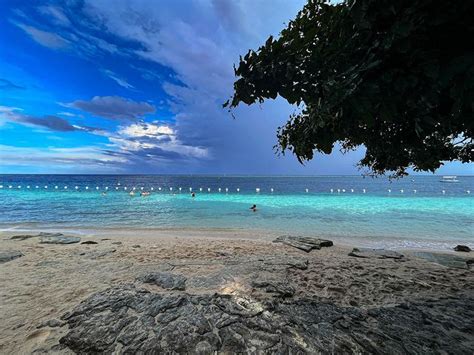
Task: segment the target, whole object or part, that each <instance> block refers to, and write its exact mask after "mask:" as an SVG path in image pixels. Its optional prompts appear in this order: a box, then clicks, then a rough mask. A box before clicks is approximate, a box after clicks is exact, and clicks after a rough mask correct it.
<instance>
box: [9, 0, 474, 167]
mask: <svg viewBox="0 0 474 355" xmlns="http://www.w3.org/2000/svg"><path fill="white" fill-rule="evenodd" d="M303 4H304V1H301V0H292V1H288V0H271V1H270V0H156V1H154V0H127V1H125V0H113V1H112V0H63V1H61V0H57V1H35V0H21V1H20V0H2V1H0V29H1V30H0V173H67V174H71V173H76V174H79V173H81V174H82V173H89V174H95V173H100V174H145V173H148V174H258V175H262V174H278V175H282V174H284V175H287V174H288V175H292V174H294V175H317V174H324V175H326V174H337V175H341V174H360V173H361V171H359V170H358V169H357V167H356V166H355V165H356V163H357V161H358V160H360V159H361V158H362V156H363V152H364V149H363V147H362V148H360V149H358V150H356V151H354V152H351V153H349V154H345V155H343V154H341V153H340V152H338V151H337V150H336V151H335V152H334V153H333V154H331V155H329V156H322V155H317V156H316V158H315V159H314V160H313V161H311V162H309V163H307V164H305V165H301V164H299V163H298V162H297V160H296V158H295V157H294V156H292V155H291V153H287V154H286V155H285V156H279V155H277V154H276V153H275V150H274V146H275V144H276V143H277V140H276V130H277V127H279V126H281V125H282V124H284V122H285V121H286V120H287V119H288V116H289V115H290V114H291V113H292V112H293V111H294V110H295V108H294V107H292V106H290V105H289V104H287V103H286V101H284V100H283V99H277V100H274V101H268V102H265V103H264V104H262V105H254V106H245V105H243V106H242V105H241V106H240V107H238V108H237V109H235V110H234V112H233V114H234V116H235V118H234V117H233V116H232V115H230V114H229V113H228V112H227V110H226V109H223V108H222V103H224V102H225V101H226V100H227V99H228V98H229V97H230V96H231V95H232V86H233V82H234V81H235V77H234V72H233V65H234V64H235V65H237V63H238V61H239V56H240V55H244V54H245V53H246V52H247V51H248V50H249V49H256V48H258V47H259V46H260V45H261V44H263V43H264V41H265V40H266V39H267V38H268V36H270V35H274V36H275V35H278V33H279V32H280V31H281V30H282V29H283V28H284V27H285V24H286V23H288V21H289V20H291V19H292V18H294V17H295V15H296V13H297V12H298V10H300V9H301V8H302V7H303ZM437 173H439V174H459V175H460V174H473V173H474V171H473V166H472V164H471V165H462V164H460V163H449V164H446V165H445V166H444V167H443V168H441V169H440V170H439V171H438V172H437Z"/></svg>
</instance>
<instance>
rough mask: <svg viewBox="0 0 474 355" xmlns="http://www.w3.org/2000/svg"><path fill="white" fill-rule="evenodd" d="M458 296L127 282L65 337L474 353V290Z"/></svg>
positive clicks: (194, 347) (195, 347)
mask: <svg viewBox="0 0 474 355" xmlns="http://www.w3.org/2000/svg"><path fill="white" fill-rule="evenodd" d="M458 296H459V297H452V298H443V299H437V300H433V299H425V300H419V301H415V302H412V303H407V304H401V305H397V306H393V307H381V308H372V309H369V310H362V309H358V308H352V307H340V306H336V305H333V304H328V303H322V302H318V301H316V300H306V299H302V300H291V301H290V300H288V301H285V300H281V299H274V300H273V301H268V302H265V303H262V302H258V301H254V300H251V299H246V298H240V297H236V296H230V295H217V294H216V295H188V294H182V293H169V294H158V293H153V292H149V291H146V290H143V289H139V288H136V287H135V286H133V285H120V286H117V287H114V288H110V289H107V290H105V291H101V292H98V293H96V294H94V295H92V296H90V297H89V298H88V299H86V300H85V301H83V302H82V303H80V304H79V305H78V306H76V307H75V308H74V309H73V310H72V311H71V312H69V313H67V314H65V315H64V316H63V317H62V320H64V321H65V322H66V323H67V325H68V329H67V330H66V334H65V336H63V337H62V338H61V339H60V343H61V344H62V346H63V347H64V348H68V349H69V350H72V351H74V352H76V353H78V354H93V353H103V354H112V353H114V354H135V353H140V354H160V353H188V354H208V353H213V352H219V353H229V354H230V353H242V354H256V353H262V354H263V353H278V354H306V353H322V354H347V353H371V354H433V353H450V354H469V353H472V349H473V346H474V337H473V335H472V334H474V333H473V331H474V295H472V293H471V294H463V295H458ZM454 309H455V310H456V312H453V311H452V310H454Z"/></svg>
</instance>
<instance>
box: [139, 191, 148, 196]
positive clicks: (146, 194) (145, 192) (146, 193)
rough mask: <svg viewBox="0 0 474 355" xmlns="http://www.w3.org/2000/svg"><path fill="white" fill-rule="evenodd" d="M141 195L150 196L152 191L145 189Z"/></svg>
mask: <svg viewBox="0 0 474 355" xmlns="http://www.w3.org/2000/svg"><path fill="white" fill-rule="evenodd" d="M140 195H141V196H149V195H150V193H149V192H148V191H144V192H142V193H140Z"/></svg>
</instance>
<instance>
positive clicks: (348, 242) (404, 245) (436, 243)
mask: <svg viewBox="0 0 474 355" xmlns="http://www.w3.org/2000/svg"><path fill="white" fill-rule="evenodd" d="M40 232H47V233H58V232H59V233H65V234H70V235H77V236H84V237H91V236H105V237H106V236H110V235H113V236H123V237H130V236H136V234H137V232H138V233H140V235H141V236H145V237H151V238H154V237H184V238H199V237H203V236H206V238H218V239H222V238H234V239H235V238H240V239H250V240H270V241H271V240H273V239H275V238H277V237H279V236H281V235H288V234H293V235H304V236H315V237H318V238H323V239H329V240H332V241H334V242H335V243H337V244H338V245H340V246H345V247H347V248H373V249H387V250H396V251H408V252H410V251H427V252H437V253H451V252H453V253H454V250H453V248H454V247H455V246H456V245H459V244H469V243H472V241H470V240H461V239H460V240H457V241H453V240H436V239H424V238H419V239H416V238H412V239H408V238H402V237H377V236H353V237H351V236H339V235H326V234H320V233H318V232H315V233H287V232H279V231H276V230H268V229H252V228H218V227H211V228H198V227H174V228H171V227H162V228H161V227H142V228H140V227H131V226H127V227H117V226H114V227H99V228H97V227H71V226H35V227H24V226H23V225H19V226H15V227H11V228H3V229H2V228H0V238H2V236H3V235H5V236H7V237H8V236H12V235H13V234H18V233H33V234H34V233H40Z"/></svg>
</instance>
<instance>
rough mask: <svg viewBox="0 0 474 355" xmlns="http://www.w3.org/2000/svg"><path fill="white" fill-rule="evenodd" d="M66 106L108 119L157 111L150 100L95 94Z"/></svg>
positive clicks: (135, 117) (135, 118) (134, 117)
mask: <svg viewBox="0 0 474 355" xmlns="http://www.w3.org/2000/svg"><path fill="white" fill-rule="evenodd" d="M66 106H67V107H72V108H76V109H78V110H82V111H85V112H88V113H90V114H92V115H96V116H100V117H104V118H108V119H113V120H130V121H135V120H138V119H140V118H142V117H143V116H144V115H146V114H148V113H154V112H155V111H156V108H155V106H153V105H151V104H149V103H148V102H138V101H133V100H130V99H126V98H123V97H120V96H94V97H93V98H92V99H91V100H89V101H85V100H76V101H74V102H71V103H69V104H66Z"/></svg>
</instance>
